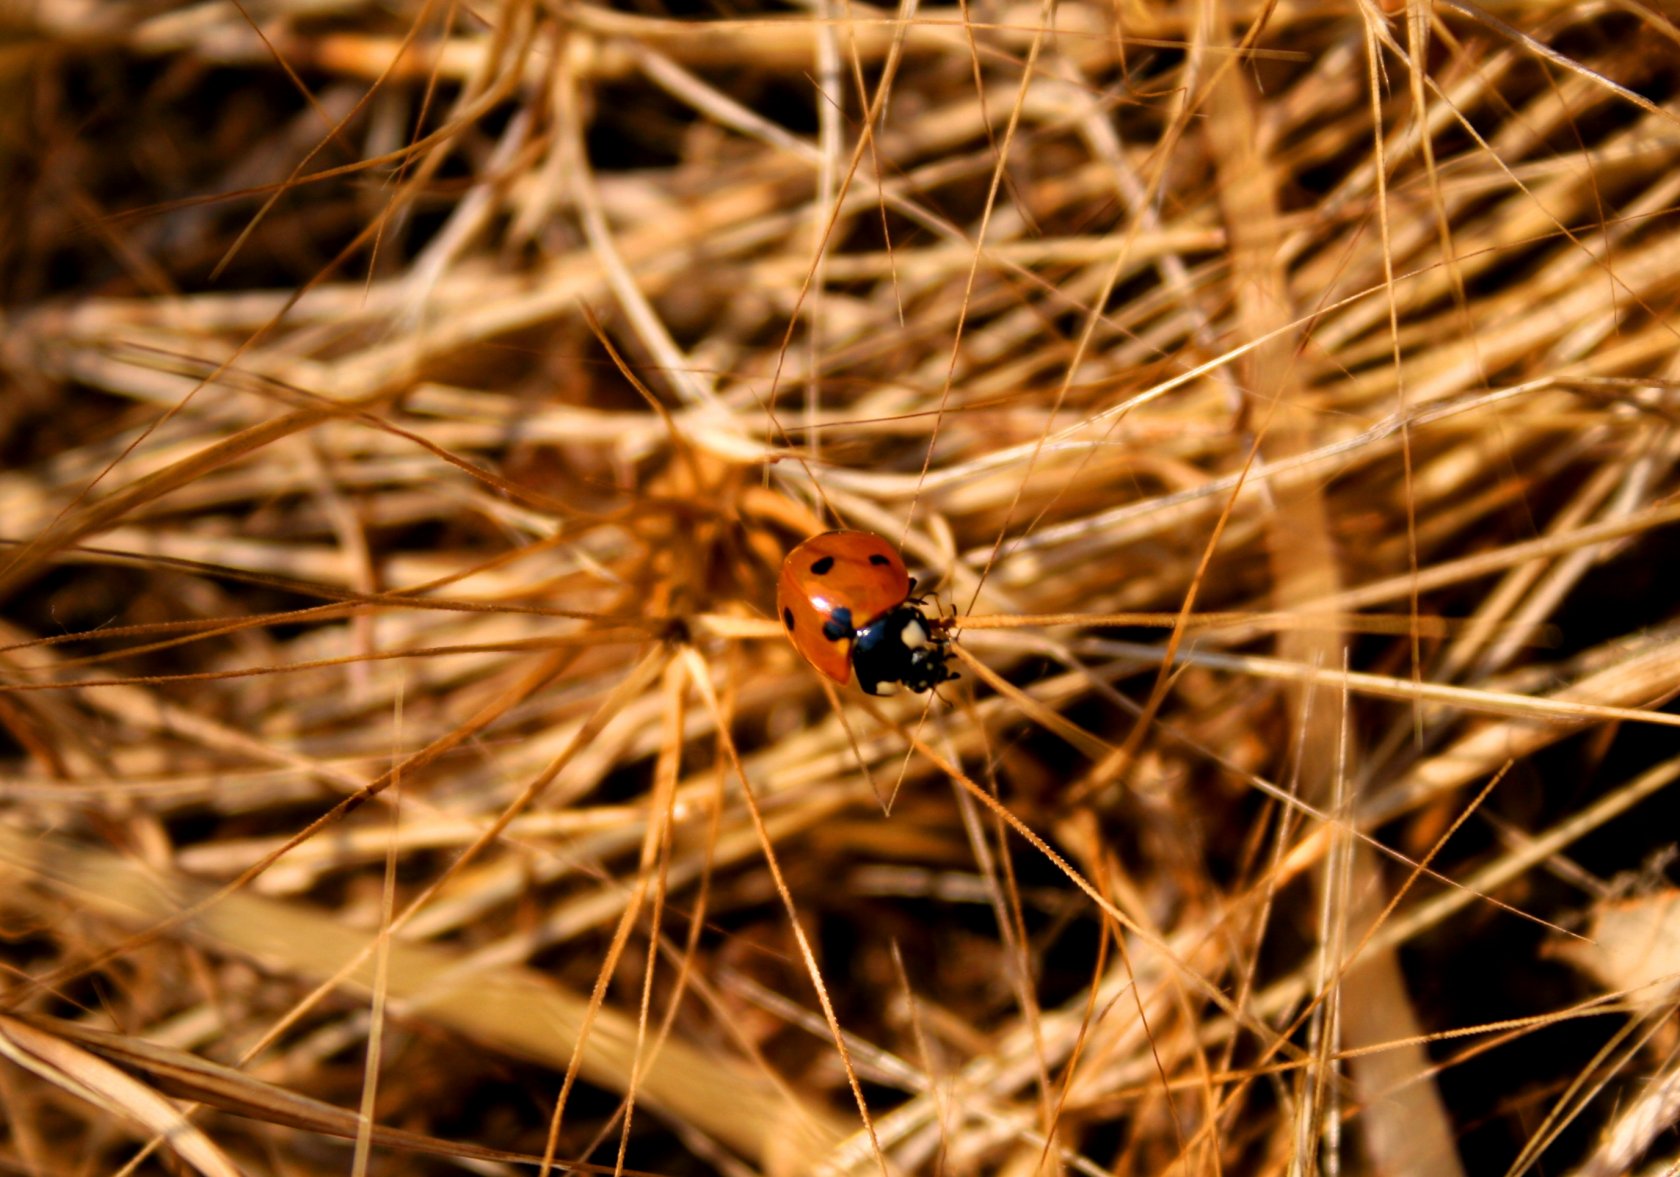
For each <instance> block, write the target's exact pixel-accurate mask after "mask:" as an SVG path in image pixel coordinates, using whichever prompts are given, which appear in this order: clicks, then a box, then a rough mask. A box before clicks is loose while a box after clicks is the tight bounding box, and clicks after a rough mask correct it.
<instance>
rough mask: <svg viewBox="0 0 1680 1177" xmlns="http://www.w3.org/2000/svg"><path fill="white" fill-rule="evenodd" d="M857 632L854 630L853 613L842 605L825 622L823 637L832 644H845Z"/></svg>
mask: <svg viewBox="0 0 1680 1177" xmlns="http://www.w3.org/2000/svg"><path fill="white" fill-rule="evenodd" d="M856 632H857V630H855V629H854V628H852V611H851V610H850V609H848V608H846V606H844V605H841V606H839V607H838V608H836V609H835V610H834V612H833V613H831V614H829V616H828V620H827V621H825V622H823V637H825V638H827V639H828V640H829V641H831V642H843V641H845V640H846V639H847V638H849V637H851V636H852V635H853V634H854V633H856Z"/></svg>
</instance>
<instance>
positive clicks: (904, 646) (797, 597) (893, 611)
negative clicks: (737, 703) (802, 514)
mask: <svg viewBox="0 0 1680 1177" xmlns="http://www.w3.org/2000/svg"><path fill="white" fill-rule="evenodd" d="M915 587H916V582H915V581H914V580H912V579H911V578H910V574H909V573H908V572H906V571H905V569H904V560H903V559H902V558H901V557H900V556H899V554H898V552H897V551H895V550H894V549H893V546H892V545H891V544H889V543H888V542H887V541H886V540H884V539H882V538H881V537H880V536H878V535H875V534H873V533H872V532H868V531H825V532H824V533H823V534H821V535H814V536H812V537H811V538H810V539H808V540H806V541H805V542H804V543H802V544H800V545H799V546H798V547H796V548H794V549H793V551H791V552H789V553H788V555H787V559H786V560H784V561H782V575H781V577H780V578H779V579H778V580H777V581H776V612H777V613H779V614H781V618H782V625H783V626H784V627H785V628H786V629H787V631H788V637H789V639H791V640H792V642H793V648H794V649H796V650H798V651H799V652H800V653H801V654H803V655H805V658H806V660H807V661H809V662H810V663H811V665H812V666H815V667H816V668H817V669H818V670H820V671H822V673H824V674H826V675H827V676H828V677H829V678H831V679H833V680H834V681H835V682H838V683H844V682H846V681H847V680H848V679H850V678H851V677H852V676H853V675H854V674H855V675H856V676H857V683H858V686H860V687H862V688H863V690H864V693H866V694H870V695H893V694H897V693H898V692H899V691H900V690H902V689H904V688H909V689H910V690H912V691H928V690H932V689H933V688H934V687H936V686H938V685H939V684H940V683H942V682H946V681H948V680H950V679H953V678H956V677H957V676H956V675H955V674H954V673H953V672H952V671H951V670H950V669H948V668H947V667H946V665H945V659H946V657H947V653H946V650H945V643H946V638H945V636H944V634H943V633H942V632H941V631H940V630H939V628H938V627H936V626H935V625H934V624H933V623H931V622H930V621H929V620H928V618H927V616H926V615H925V614H923V612H922V610H921V598H919V597H912V596H911V595H910V594H911V592H913V591H914V590H915Z"/></svg>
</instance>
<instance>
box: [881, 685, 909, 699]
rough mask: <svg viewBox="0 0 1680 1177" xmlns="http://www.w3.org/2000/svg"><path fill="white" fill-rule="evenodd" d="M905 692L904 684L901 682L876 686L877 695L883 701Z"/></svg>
mask: <svg viewBox="0 0 1680 1177" xmlns="http://www.w3.org/2000/svg"><path fill="white" fill-rule="evenodd" d="M903 690H904V684H903V683H901V682H878V683H876V684H875V693H876V694H877V695H879V696H880V697H881V698H883V699H885V698H888V697H890V696H892V695H896V694H898V693H899V692H901V691H903Z"/></svg>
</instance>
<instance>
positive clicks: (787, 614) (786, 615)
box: [782, 609, 793, 633]
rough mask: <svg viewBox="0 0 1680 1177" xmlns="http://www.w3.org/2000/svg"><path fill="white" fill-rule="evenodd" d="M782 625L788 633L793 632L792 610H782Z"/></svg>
mask: <svg viewBox="0 0 1680 1177" xmlns="http://www.w3.org/2000/svg"><path fill="white" fill-rule="evenodd" d="M782 624H783V625H785V626H787V628H788V632H789V633H792V632H793V610H792V609H783V610H782Z"/></svg>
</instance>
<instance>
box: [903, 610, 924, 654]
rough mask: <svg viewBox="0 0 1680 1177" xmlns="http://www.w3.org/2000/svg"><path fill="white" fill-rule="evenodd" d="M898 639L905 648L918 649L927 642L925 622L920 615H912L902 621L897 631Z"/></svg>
mask: <svg viewBox="0 0 1680 1177" xmlns="http://www.w3.org/2000/svg"><path fill="white" fill-rule="evenodd" d="M898 640H899V641H901V642H903V643H904V648H905V649H907V650H919V649H921V648H922V647H923V646H925V645H927V644H928V628H927V624H926V623H925V622H924V621H923V620H922V619H921V618H920V617H913V618H911V619H910V620H909V621H906V622H905V623H904V628H903V629H902V630H901V631H899V635H898Z"/></svg>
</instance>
